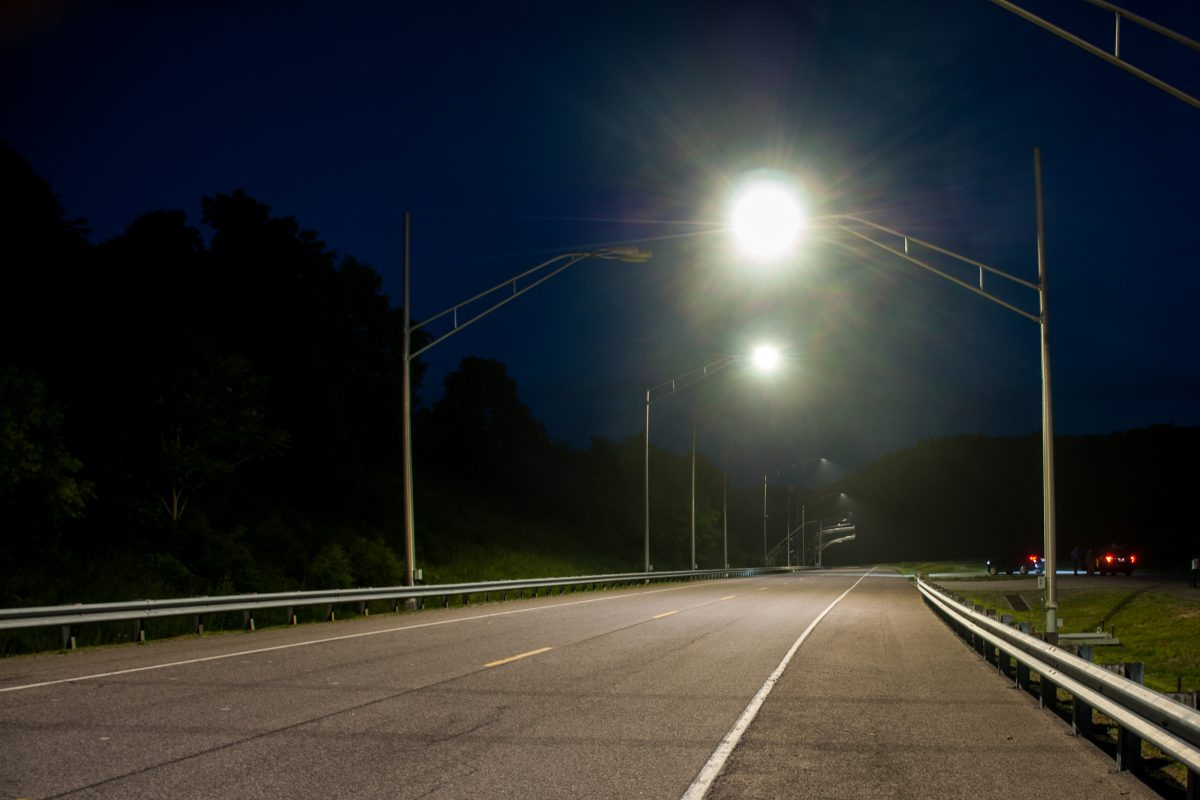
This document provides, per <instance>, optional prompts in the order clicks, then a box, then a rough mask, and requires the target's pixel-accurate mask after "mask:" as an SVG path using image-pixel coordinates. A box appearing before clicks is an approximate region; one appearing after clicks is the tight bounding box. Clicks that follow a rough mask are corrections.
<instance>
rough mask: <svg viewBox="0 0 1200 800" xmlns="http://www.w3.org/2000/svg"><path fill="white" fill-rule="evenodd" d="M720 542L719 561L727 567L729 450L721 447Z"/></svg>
mask: <svg viewBox="0 0 1200 800" xmlns="http://www.w3.org/2000/svg"><path fill="white" fill-rule="evenodd" d="M721 467H722V469H721V526H722V535H721V542H722V544H723V547H724V554H725V555H724V558H723V559H722V561H721V563H722V564H724V565H725V569H729V450H728V449H727V448H725V447H722V448H721Z"/></svg>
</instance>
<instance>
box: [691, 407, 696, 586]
mask: <svg viewBox="0 0 1200 800" xmlns="http://www.w3.org/2000/svg"><path fill="white" fill-rule="evenodd" d="M691 563H692V569H696V422H695V420H693V421H692V562H691Z"/></svg>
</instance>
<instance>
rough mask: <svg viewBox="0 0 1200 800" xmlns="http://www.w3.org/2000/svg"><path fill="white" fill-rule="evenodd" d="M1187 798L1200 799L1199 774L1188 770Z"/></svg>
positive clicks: (1190, 799) (1188, 799)
mask: <svg viewBox="0 0 1200 800" xmlns="http://www.w3.org/2000/svg"><path fill="white" fill-rule="evenodd" d="M1186 796H1187V800H1200V775H1197V774H1196V773H1195V772H1192V771H1191V770H1190V769H1189V770H1188V776H1187V791H1186Z"/></svg>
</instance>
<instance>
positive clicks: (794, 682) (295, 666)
mask: <svg viewBox="0 0 1200 800" xmlns="http://www.w3.org/2000/svg"><path fill="white" fill-rule="evenodd" d="M814 623H816V624H814ZM752 712H753V713H752ZM1066 730H1067V729H1066V727H1065V726H1064V725H1063V723H1062V722H1061V721H1059V720H1057V719H1056V718H1054V717H1052V716H1051V715H1049V714H1048V713H1046V712H1043V711H1040V710H1039V709H1038V708H1037V704H1036V701H1034V700H1033V699H1032V698H1031V697H1029V696H1028V695H1026V694H1024V693H1022V692H1019V691H1017V690H1014V689H1012V688H1010V687H1009V685H1008V683H1007V682H1006V681H1005V680H1003V679H1002V678H1000V677H999V676H997V675H996V674H995V673H994V672H993V671H992V670H990V669H989V668H987V667H986V666H984V665H983V664H982V663H981V662H980V661H979V659H978V658H977V657H976V656H975V655H974V654H973V653H972V652H971V651H970V650H969V649H967V648H966V647H965V646H964V645H962V644H961V643H960V642H958V641H957V640H956V639H955V638H954V637H953V636H952V634H951V633H950V632H949V631H948V630H947V629H946V628H945V627H944V626H943V625H942V624H941V623H940V622H939V621H938V620H937V619H936V618H935V617H934V616H933V615H932V613H930V612H929V611H928V610H927V609H925V607H924V605H923V603H922V602H921V600H920V599H919V595H918V593H917V592H916V590H915V589H914V588H912V587H911V585H910V584H909V583H908V582H907V581H906V580H903V579H901V578H898V577H894V576H881V575H879V574H878V573H876V574H871V575H867V576H866V577H864V573H863V572H862V571H858V572H852V571H844V572H837V571H830V572H825V573H821V574H806V575H803V576H769V577H760V578H749V579H738V580H728V581H710V582H697V583H686V584H672V585H666V586H661V585H656V586H650V587H643V588H639V589H634V590H623V591H615V592H607V593H597V594H589V595H574V596H571V595H567V596H563V597H556V598H543V599H539V600H524V601H516V602H509V603H504V604H490V605H486V606H473V607H469V608H460V609H450V610H435V611H425V612H421V613H420V614H407V615H399V616H383V617H372V618H369V619H364V620H354V621H350V622H342V623H336V624H327V625H307V626H302V627H299V628H289V629H277V630H268V631H260V632H258V633H254V634H233V635H225V636H208V637H204V638H199V639H196V638H191V639H181V640H175V641H168V642H158V643H150V644H147V645H137V646H124V647H114V648H101V649H93V650H88V651H82V652H78V653H72V654H66V655H58V654H54V655H40V656H33V657H21V658H13V659H6V660H3V661H0V800H11V799H12V798H49V797H71V798H179V799H180V800H186V799H187V798H322V799H323V800H324V799H326V798H330V797H355V798H418V797H420V798H469V797H487V798H508V797H513V798H516V797H519V798H523V799H525V798H541V797H555V798H564V797H605V798H608V797H614V798H626V797H629V798H634V797H647V798H681V797H684V796H685V794H687V793H688V792H689V791H690V792H691V796H694V797H698V796H709V797H773V798H775V797H789V796H803V797H812V798H851V797H853V798H859V797H866V796H876V797H912V798H939V797H947V798H950V797H954V798H961V797H1006V798H1019V797H1049V796H1053V797H1059V798H1073V797H1080V798H1083V797H1087V798H1089V800H1090V799H1091V798H1095V797H1152V796H1154V795H1153V794H1152V793H1150V792H1149V791H1148V790H1146V789H1145V788H1144V787H1143V786H1142V785H1141V784H1140V783H1138V782H1137V781H1136V779H1134V778H1132V777H1130V776H1129V775H1125V774H1118V773H1114V772H1113V771H1112V765H1111V764H1110V762H1109V761H1108V759H1107V758H1105V757H1104V756H1103V755H1102V754H1101V753H1100V752H1099V751H1097V750H1095V749H1094V748H1092V747H1091V746H1090V745H1088V744H1086V743H1084V742H1081V741H1079V740H1077V739H1075V738H1072V737H1070V736H1068V735H1067V734H1066ZM1034 776H1036V777H1034Z"/></svg>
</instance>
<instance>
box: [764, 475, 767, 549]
mask: <svg viewBox="0 0 1200 800" xmlns="http://www.w3.org/2000/svg"><path fill="white" fill-rule="evenodd" d="M766 565H767V476H766V475H763V566H764V567H765V566H766Z"/></svg>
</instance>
